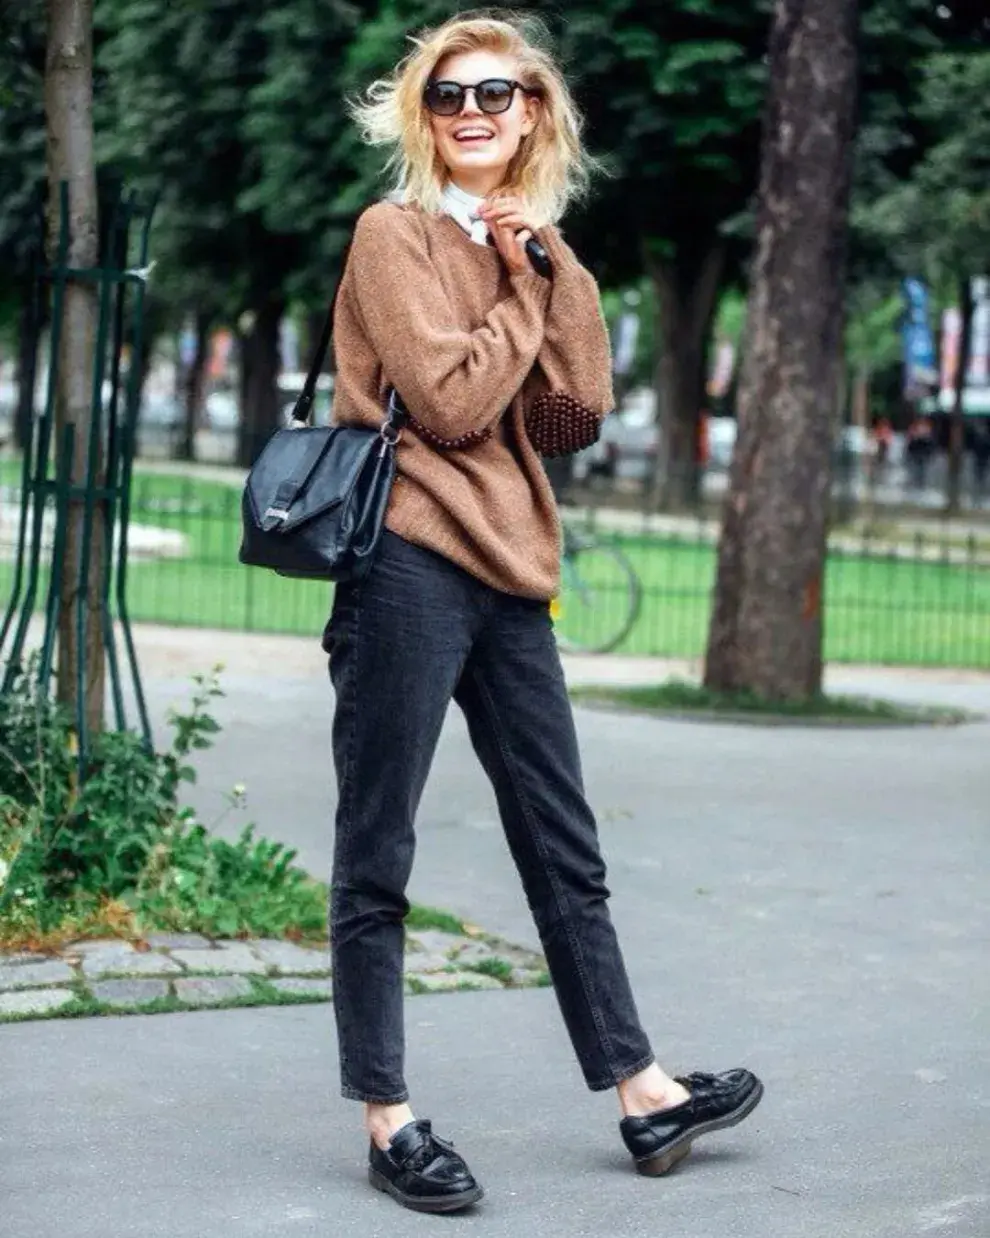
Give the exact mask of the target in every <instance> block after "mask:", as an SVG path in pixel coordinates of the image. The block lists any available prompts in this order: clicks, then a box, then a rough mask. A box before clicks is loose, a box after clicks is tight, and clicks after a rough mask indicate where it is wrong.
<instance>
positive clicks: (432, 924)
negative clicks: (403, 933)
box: [406, 905, 467, 937]
mask: <svg viewBox="0 0 990 1238" xmlns="http://www.w3.org/2000/svg"><path fill="white" fill-rule="evenodd" d="M406 928H407V929H411V930H413V931H414V932H415V930H416V929H439V930H440V932H441V933H453V934H454V935H455V936H456V937H464V936H466V935H467V925H466V924H465V923H464V921H463V920H461V919H458V917H457V916H452V915H451V914H450V912H449V911H439V910H438V909H437V908H436V907H418V906H415V905H414V906H412V907H410V908H409V914H408V915H407V916H406Z"/></svg>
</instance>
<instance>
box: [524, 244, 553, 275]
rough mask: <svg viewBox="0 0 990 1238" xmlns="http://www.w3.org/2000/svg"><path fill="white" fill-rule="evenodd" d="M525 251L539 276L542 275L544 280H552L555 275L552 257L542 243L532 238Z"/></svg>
mask: <svg viewBox="0 0 990 1238" xmlns="http://www.w3.org/2000/svg"><path fill="white" fill-rule="evenodd" d="M525 250H526V253H527V254H528V256H529V261H530V263H531V265H532V267H533V270H534V271H535V272H536V273H537V275H542V276H543V278H544V279H550V277H551V276H552V275H553V264H552V263H551V262H550V255H549V254H548V253H547V251H546V250H545V249H544V248H543V246H542V245H541V244H540V242H539V241H538V240H537V239H536V238H535V237H533V236H531V237H530V238H529V240H528V241H527V242H526V245H525Z"/></svg>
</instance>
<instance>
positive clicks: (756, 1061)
mask: <svg viewBox="0 0 990 1238" xmlns="http://www.w3.org/2000/svg"><path fill="white" fill-rule="evenodd" d="M187 635H188V637H189V639H186V636H184V635H182V634H179V635H176V634H165V633H158V634H156V633H154V632H150V631H148V630H143V631H142V632H141V633H140V640H141V644H142V648H143V649H144V651H145V667H146V672H147V676H148V691H149V699H150V700H151V702H152V706H153V709H154V712H155V714H156V716H157V717H158V718H161V717H163V716H164V711H165V709H166V707H167V706H168V704H170V703H172V702H178V701H181V700H182V699H183V698H184V697H185V696H186V695H187V692H186V687H185V681H186V679H187V677H188V675H189V674H190V673H191V672H192V671H194V670H202V669H204V668H205V667H207V666H208V665H209V664H210V662H211V661H213V660H215V656H216V654H217V653H218V651H219V650H220V649H221V648H222V650H223V653H224V656H225V658H226V661H227V662H228V668H229V669H228V671H227V673H226V675H225V676H224V681H225V684H226V688H227V692H228V696H227V698H226V699H225V700H224V701H222V702H220V703H219V704H220V707H221V708H220V711H219V712H220V716H221V720H222V721H223V723H224V726H225V730H224V732H223V733H222V735H221V736H220V742H219V744H218V746H217V748H216V749H215V750H214V751H213V752H212V753H210V754H207V757H206V759H205V761H204V764H203V767H202V775H201V782H200V785H199V786H198V787H197V789H196V799H197V806H198V807H199V809H200V811H201V812H202V814H203V816H204V819H206V820H210V819H211V814H213V813H214V812H215V810H216V809H217V807H218V806H219V805H220V804H221V803H222V791H223V790H224V789H225V788H228V787H230V786H232V785H233V783H235V782H242V781H243V782H246V783H247V784H248V796H249V807H250V815H251V816H252V817H253V818H254V819H255V820H256V821H257V822H258V824H259V826H260V828H261V829H262V830H264V831H265V832H267V833H270V834H272V835H274V836H275V837H278V838H279V839H282V840H284V841H286V842H288V843H291V844H292V845H294V846H296V847H298V848H299V851H300V857H301V858H302V859H303V861H304V862H305V863H306V864H307V865H308V866H309V867H310V868H311V869H312V870H313V871H314V872H317V873H320V874H322V875H325V871H326V869H327V867H328V865H329V845H330V826H329V821H330V816H331V812H332V808H333V803H334V788H333V782H332V776H331V771H330V762H329V719H330V711H331V701H330V699H329V692H328V689H327V686H326V676H325V667H324V665H323V658H322V655H321V654H320V651H319V649H318V647H316V645H315V642H293V641H284V640H280V639H279V638H267V640H268V642H270V643H265V641H263V640H262V641H259V640H254V639H252V638H234V637H230V636H222V637H215V636H214V637H210V635H209V634H201V633H197V634H192V633H190V634H187ZM658 669H659V668H657V667H656V666H655V664H640V665H639V667H638V669H637V670H635V673H636V674H642V675H644V676H646V675H648V676H650V677H654V676H655V675H656V672H657V670H658ZM569 670H570V673H571V675H572V677H573V678H574V680H575V682H576V681H577V680H578V679H583V680H584V681H585V682H588V681H589V680H591V681H594V679H598V680H599V681H600V680H601V678H605V677H612V676H616V675H621V676H623V677H627V676H628V677H632V676H633V674H634V664H629V663H613V662H606V661H596V662H595V663H594V664H593V665H592V664H587V665H586V664H584V663H581V662H578V663H571V664H570V665H569ZM592 677H594V678H592ZM833 686H834V687H840V688H842V689H843V690H851V689H852V690H855V689H856V688H859V690H868V691H880V692H883V694H884V695H888V696H896V697H898V698H899V699H905V700H910V699H919V700H929V701H941V702H944V703H946V704H957V705H962V706H964V707H968V708H972V709H977V710H985V711H990V679H988V678H987V677H981V676H978V675H969V674H946V675H944V676H935V675H924V674H919V673H917V672H911V673H902V672H885V671H880V670H871V671H865V672H855V671H842V672H837V673H836V674H835V676H834V677H833ZM577 719H578V729H579V732H580V737H581V742H582V751H583V754H584V764H585V775H586V780H587V784H588V790H589V795H590V797H591V799H592V802H593V803H594V805H595V807H596V809H597V811H598V815H599V821H600V830H601V836H602V842H603V847H604V850H605V852H606V855H607V857H608V860H609V867H610V884H611V887H612V890H613V894H614V898H613V903H612V907H613V914H614V917H615V921H616V925H617V928H618V931H619V934H620V938H621V940H622V942H623V946H624V949H625V952H626V957H627V962H628V967H629V971H630V974H631V977H632V979H633V983H634V987H635V989H636V992H637V996H638V1001H639V1005H640V1009H641V1011H642V1014H643V1017H644V1020H645V1022H646V1024H647V1026H648V1027H649V1028H650V1030H651V1034H652V1036H653V1037H654V1042H655V1045H656V1047H657V1050H658V1052H659V1054H660V1056H661V1059H662V1061H663V1062H664V1064H665V1065H667V1066H668V1067H669V1068H670V1069H672V1070H683V1069H696V1068H708V1069H720V1068H724V1067H726V1066H730V1065H735V1064H744V1065H749V1066H751V1067H752V1068H753V1069H755V1070H756V1071H757V1072H758V1073H760V1074H761V1075H762V1076H763V1077H764V1078H765V1081H766V1084H767V1096H766V1099H765V1101H764V1103H763V1105H762V1106H761V1107H760V1109H759V1110H757V1113H756V1114H755V1115H754V1117H753V1119H751V1120H750V1122H748V1123H746V1124H745V1125H744V1126H742V1127H740V1128H739V1129H738V1130H736V1131H733V1132H725V1133H723V1134H722V1135H720V1136H715V1137H713V1138H712V1139H711V1140H710V1141H706V1142H705V1143H699V1145H698V1147H697V1150H696V1151H695V1153H694V1154H693V1155H692V1157H691V1158H690V1159H689V1160H688V1161H687V1162H686V1163H685V1165H684V1166H683V1167H682V1169H681V1170H678V1171H677V1172H676V1173H675V1174H674V1175H672V1176H671V1177H670V1178H668V1179H660V1180H647V1179H640V1178H638V1177H637V1176H636V1175H634V1174H633V1173H632V1172H631V1171H630V1168H629V1166H628V1164H627V1161H626V1157H625V1154H624V1151H623V1149H622V1147H621V1144H620V1143H619V1140H618V1135H617V1130H616V1127H615V1118H616V1116H617V1115H616V1112H615V1103H614V1099H613V1098H612V1097H610V1096H608V1095H604V1096H602V1095H595V1096H593V1095H591V1094H589V1093H587V1092H586V1091H585V1090H584V1088H583V1086H582V1083H581V1080H580V1077H579V1075H578V1072H577V1070H576V1068H575V1065H574V1063H573V1060H572V1058H571V1054H570V1049H569V1046H568V1044H567V1041H566V1037H565V1035H564V1032H563V1028H562V1024H561V1021H560V1017H559V1014H558V1013H557V1011H556V1008H555V1005H554V1001H553V995H552V993H551V992H550V991H548V990H528V991H502V992H481V993H453V994H449V995H443V996H436V997H433V996H423V997H417V998H416V999H415V1000H413V1001H410V1002H409V1004H408V1020H407V1034H408V1041H409V1053H410V1072H409V1073H410V1082H411V1084H412V1087H413V1094H414V1097H415V1100H416V1104H417V1107H418V1109H419V1111H420V1112H421V1113H422V1114H423V1115H424V1116H432V1117H433V1118H434V1119H435V1121H436V1123H437V1125H438V1129H439V1131H440V1133H441V1134H446V1135H448V1136H453V1138H454V1139H455V1140H456V1141H457V1144H458V1147H459V1148H460V1149H463V1150H464V1151H465V1153H466V1154H467V1155H468V1156H469V1158H470V1160H471V1163H472V1165H473V1166H474V1168H475V1169H476V1172H477V1173H478V1175H479V1176H480V1177H481V1178H482V1179H483V1181H484V1184H485V1186H486V1188H487V1191H488V1198H487V1199H486V1201H485V1203H484V1205H483V1206H482V1208H481V1209H479V1210H478V1211H477V1212H476V1213H475V1214H472V1215H470V1216H465V1217H463V1218H461V1219H460V1220H453V1221H444V1220H443V1219H436V1218H428V1217H418V1216H414V1215H411V1214H406V1213H401V1212H399V1211H398V1210H397V1209H396V1208H395V1206H394V1205H393V1204H392V1203H391V1201H389V1200H386V1199H383V1198H382V1197H380V1196H378V1195H376V1194H374V1193H372V1192H371V1191H370V1190H369V1189H368V1187H367V1185H366V1183H365V1182H364V1180H363V1172H364V1171H363V1157H364V1154H365V1149H364V1144H363V1140H362V1137H361V1134H360V1130H359V1115H358V1110H357V1108H356V1107H355V1106H353V1105H349V1104H347V1103H345V1102H343V1101H341V1100H340V1099H338V1097H337V1082H336V1053H335V1045H334V1032H333V1021H332V1018H331V1016H330V1012H329V1010H328V1008H327V1007H326V1006H325V1005H319V1006H305V1007H303V1006H300V1007H287V1008H281V1009H275V1008H273V1009H261V1010H230V1011H199V1012H195V1013H189V1014H175V1015H161V1016H156V1017H154V1018H113V1017H111V1018H103V1019H83V1020H54V1021H51V1022H41V1023H29V1024H23V1025H15V1026H7V1027H3V1028H0V1233H2V1234H3V1238H106V1236H107V1235H109V1234H113V1235H114V1236H115V1238H131V1236H133V1238H247V1236H249V1235H262V1234H263V1235H266V1238H267V1236H270V1238H281V1236H282V1235H285V1236H286V1238H295V1236H296V1235H298V1236H300V1238H309V1236H310V1235H312V1236H314V1238H315V1236H317V1235H319V1236H320V1238H328V1236H329V1238H377V1236H379V1235H381V1236H382V1238H385V1236H386V1235H387V1236H389V1238H391V1236H392V1235H395V1234H401V1235H407V1234H408V1235H418V1234H420V1233H423V1234H426V1233H434V1232H436V1229H437V1227H438V1226H440V1225H443V1226H446V1225H448V1224H453V1225H455V1226H457V1227H458V1228H460V1227H463V1228H464V1229H465V1230H468V1229H470V1231H471V1232H472V1233H477V1234H479V1235H482V1236H484V1238H530V1236H531V1235H532V1236H534V1238H585V1236H587V1238H592V1236H593V1238H658V1236H662V1238H668V1236H669V1238H675V1236H676V1238H929V1236H931V1235H939V1234H945V1235H947V1238H987V1234H988V1233H990V1179H988V1176H987V1170H986V1165H987V1161H988V1159H990V1122H988V1115H990V1084H988V1082H987V1081H988V1079H990V1051H988V1045H990V972H988V969H987V965H986V960H987V957H988V947H990V922H988V904H987V872H988V863H990V828H988V827H990V775H988V773H987V770H988V763H987V752H988V750H990V724H988V723H986V722H981V723H976V724H972V725H965V726H961V727H953V728H932V729H929V728H917V729H905V730H884V731H868V732H867V731H850V730H841V731H823V730H817V729H816V730H808V729H802V728H797V727H775V728H772V729H764V728H759V727H736V726H728V725H717V724H709V723H700V722H699V723H679V722H673V721H662V720H654V719H650V718H640V717H637V718H632V717H628V716H612V715H608V714H602V713H598V712H592V711H585V710H579V711H578V713H577ZM240 824H241V823H240V822H239V821H233V820H231V821H229V822H227V823H225V825H224V827H223V828H224V829H230V830H233V829H235V828H239V827H240ZM418 838H419V848H418V855H417V862H416V870H415V873H414V880H413V888H412V889H411V891H410V894H411V896H412V897H413V898H414V899H415V900H416V901H419V902H424V903H430V904H434V905H440V906H444V907H447V908H449V909H451V910H452V911H454V912H456V913H458V914H462V915H465V916H466V917H468V918H470V919H472V920H474V921H476V922H481V923H483V924H484V926H485V927H486V929H490V930H491V931H492V932H494V933H496V934H498V935H499V936H500V937H502V938H504V939H506V940H509V941H513V942H518V943H520V944H523V945H531V946H532V945H534V944H535V934H534V933H533V930H532V924H531V921H530V918H529V913H528V909H527V907H526V904H525V900H524V898H523V896H522V894H521V891H520V889H519V884H518V880H517V878H516V876H515V874H514V872H513V870H512V866H511V863H510V861H509V859H508V856H507V854H506V848H505V843H504V840H503V838H502V836H501V831H500V827H499V823H498V817H497V813H496V810H495V805H494V802H493V800H492V796H491V793H490V791H489V789H488V788H487V786H486V785H485V783H484V780H483V778H482V776H481V775H480V772H479V771H478V769H477V766H476V763H475V762H474V759H473V756H472V754H471V751H470V745H469V742H468V738H467V735H466V731H465V728H464V726H463V723H462V722H461V720H460V719H459V718H458V717H457V716H456V714H454V715H452V716H451V718H450V721H449V725H448V726H447V728H446V730H445V733H444V736H443V740H442V742H441V746H440V750H439V752H438V755H437V761H436V766H435V769H434V773H433V776H432V778H431V781H430V785H429V787H428V788H427V792H426V795H425V797H424V801H423V805H422V809H421V813H420V820H419V831H418Z"/></svg>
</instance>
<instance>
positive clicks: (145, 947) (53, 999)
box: [0, 929, 547, 1023]
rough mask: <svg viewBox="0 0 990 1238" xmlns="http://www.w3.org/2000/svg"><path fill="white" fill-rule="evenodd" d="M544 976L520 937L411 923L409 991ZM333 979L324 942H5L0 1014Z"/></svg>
mask: <svg viewBox="0 0 990 1238" xmlns="http://www.w3.org/2000/svg"><path fill="white" fill-rule="evenodd" d="M546 982H547V979H546V971H545V964H544V961H543V959H542V958H541V957H540V956H539V955H537V954H534V953H533V952H531V951H529V950H523V949H521V948H519V947H518V946H512V945H509V944H507V943H505V942H501V941H497V940H495V939H494V938H488V937H484V936H471V937H465V936H460V935H458V934H456V933H447V932H443V931H441V930H439V929H422V930H416V931H412V932H409V933H407V936H406V991H407V993H410V994H417V993H440V992H448V991H450V992H453V991H458V990H465V989H502V988H532V987H534V986H538V985H541V984H545V983H546ZM332 986H333V980H332V976H331V971H330V955H329V951H328V950H327V947H326V946H325V945H324V946H303V945H297V944H295V943H294V942H289V941H276V940H270V941H269V940H259V941H216V942H214V941H209V940H208V939H207V938H205V937H201V936H198V935H196V934H183V933H167V934H164V933H162V934H151V935H149V936H148V938H147V939H145V940H143V941H138V942H132V941H123V940H119V939H114V940H103V941H82V942H75V943H73V944H71V945H67V946H65V947H64V948H62V949H61V950H60V951H59V952H58V953H57V954H50V955H42V954H30V953H25V952H23V951H18V952H17V953H5V952H3V951H0V1023H2V1022H8V1021H13V1020H22V1019H31V1018H51V1017H53V1016H54V1017H58V1016H62V1015H78V1014H86V1013H88V1014H94V1015H95V1014H111V1013H114V1014H119V1013H138V1012H151V1013H153V1012H158V1011H174V1010H188V1009H194V1008H196V1009H198V1008H202V1007H216V1006H224V1005H259V1006H260V1005H266V1004H274V1003H276V1002H287V1001H298V1002H313V1001H329V1000H330V996H331V993H332Z"/></svg>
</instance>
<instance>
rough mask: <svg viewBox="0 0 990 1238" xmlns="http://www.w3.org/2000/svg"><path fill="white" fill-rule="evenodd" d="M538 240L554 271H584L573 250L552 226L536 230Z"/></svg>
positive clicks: (548, 225)
mask: <svg viewBox="0 0 990 1238" xmlns="http://www.w3.org/2000/svg"><path fill="white" fill-rule="evenodd" d="M536 239H537V240H538V241H539V242H540V244H541V245H542V246H543V248H544V249H545V250H546V251H547V253H548V254H549V256H550V261H551V262H552V263H553V269H554V271H555V272H557V271H583V270H584V267H583V266H582V265H581V263H580V262H578V260H577V258H576V257H575V256H574V253H573V251H572V250H571V248H570V247H569V246H568V245H566V244H565V243H564V240H563V238H562V237H561V235H560V233H559V232H558V231H557V229H556V228H554V227H553V226H552V225H551V224H547V226H546V227H544V228H538V229H537V230H536Z"/></svg>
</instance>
